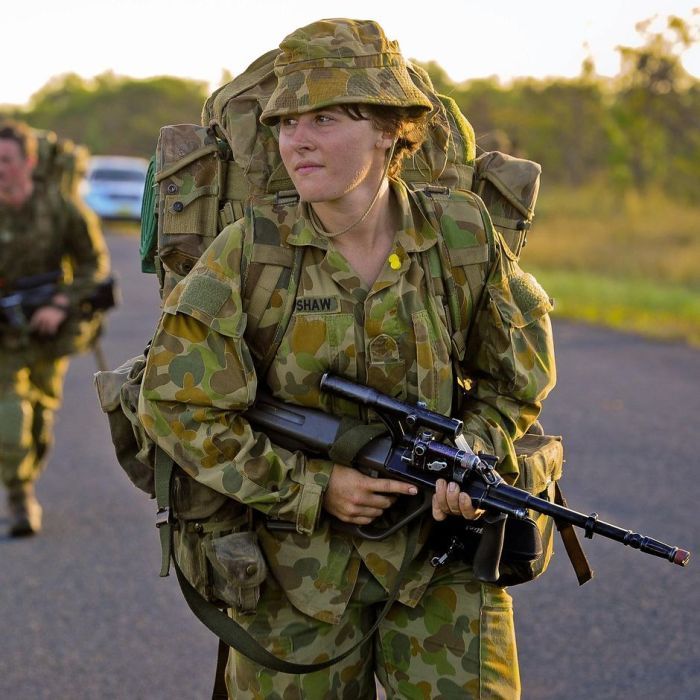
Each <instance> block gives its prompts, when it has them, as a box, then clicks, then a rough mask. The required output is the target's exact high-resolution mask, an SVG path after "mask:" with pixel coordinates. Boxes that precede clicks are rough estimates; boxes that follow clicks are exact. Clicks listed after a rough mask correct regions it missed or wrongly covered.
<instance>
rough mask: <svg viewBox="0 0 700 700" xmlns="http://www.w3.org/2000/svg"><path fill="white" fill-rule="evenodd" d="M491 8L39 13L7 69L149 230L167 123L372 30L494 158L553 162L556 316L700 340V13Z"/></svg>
mask: <svg viewBox="0 0 700 700" xmlns="http://www.w3.org/2000/svg"><path fill="white" fill-rule="evenodd" d="M696 4H697V3H696ZM489 5H490V7H489V8H484V7H483V4H482V3H475V2H469V1H467V2H446V3H442V4H441V5H440V12H439V13H436V14H432V13H429V12H426V13H425V14H424V16H423V15H422V16H421V18H420V21H416V19H417V18H416V16H415V12H416V10H415V9H410V10H409V9H408V6H404V4H403V3H401V2H388V3H382V4H381V7H379V8H378V7H376V3H368V2H355V3H353V4H352V6H351V7H348V6H347V4H346V3H342V2H332V1H331V2H325V3H315V2H309V3H304V6H303V7H299V8H298V10H297V9H295V10H293V11H290V10H289V7H288V5H287V4H285V3H282V2H278V1H277V0H272V1H271V2H266V3H264V7H259V8H251V7H243V6H242V5H241V4H240V3H237V2H222V1H220V0H205V1H204V2H201V3H197V4H196V6H195V5H194V4H193V3H188V2H184V1H183V0H173V2H168V3H165V2H161V1H160V0H151V1H148V0H146V1H145V2H142V3H136V2H133V1H132V0H125V1H124V2H120V3H119V4H117V3H113V2H111V1H110V0H107V1H105V2H101V3H92V4H88V3H86V2H83V1H82V0H68V1H67V2H61V3H53V4H51V3H49V2H44V0H40V1H39V2H38V3H32V4H31V7H18V8H16V10H14V9H13V14H12V16H11V17H9V20H8V18H7V17H6V18H5V21H4V25H5V28H6V29H5V32H4V39H3V44H2V45H1V46H0V57H2V58H3V65H6V66H13V65H14V66H17V70H16V71H13V70H11V69H10V70H6V75H4V76H3V84H2V87H0V116H9V117H17V118H20V119H24V120H26V121H27V122H29V123H30V124H31V125H32V126H34V127H37V128H39V129H50V130H53V131H55V132H56V133H57V134H58V135H59V136H60V137H62V138H67V139H72V140H73V141H75V143H77V144H82V145H84V146H85V147H87V149H89V151H90V153H91V154H92V155H93V156H120V157H122V160H111V161H105V160H104V159H102V160H96V161H93V162H92V163H91V166H90V171H89V173H88V177H87V179H86V181H85V182H83V183H82V184H81V186H80V191H81V192H82V194H83V196H84V197H85V198H86V201H88V203H89V204H90V205H91V206H92V207H93V208H94V209H95V210H96V211H97V212H98V213H99V214H100V215H103V216H105V217H109V218H126V219H138V215H139V208H138V205H137V201H138V199H139V195H140V190H139V179H140V177H141V176H140V173H141V172H142V171H143V170H144V168H145V163H144V161H143V160H130V161H129V160H123V157H125V156H128V157H131V158H133V159H147V158H149V157H150V155H151V154H152V153H153V151H154V149H155V143H156V138H157V135H158V130H159V127H160V126H161V125H163V124H174V123H181V122H198V121H199V117H200V110H201V107H202V104H203V102H204V100H205V98H206V97H207V96H208V94H209V93H210V92H211V91H212V90H213V89H214V88H216V87H217V86H218V85H220V84H223V83H224V82H226V81H228V80H230V79H231V77H233V76H234V75H235V74H236V73H237V72H240V71H242V70H243V69H244V68H245V67H246V66H247V65H248V64H249V63H250V62H252V60H253V59H255V58H256V57H257V56H258V55H259V54H261V53H263V52H264V51H266V50H268V49H270V48H272V47H273V46H275V45H276V44H277V43H278V42H279V40H280V39H281V38H282V37H283V36H284V35H285V34H287V33H288V32H289V31H291V30H292V29H294V28H295V27H297V26H301V25H303V24H304V23H306V22H308V21H313V20H314V19H318V18H320V17H328V16H341V15H342V16H346V15H347V14H348V13H350V14H352V15H353V16H355V17H363V16H370V17H373V18H376V19H377V20H378V21H379V22H380V23H382V24H383V26H384V27H385V29H386V30H387V33H388V34H389V36H391V37H394V38H397V39H398V40H399V41H400V44H401V47H402V49H403V51H404V53H405V54H406V55H408V56H410V57H411V58H412V59H413V60H415V61H416V62H417V63H420V64H421V65H422V66H424V67H425V68H427V70H428V72H429V73H430V75H431V77H432V79H433V81H434V83H435V85H436V87H437V89H438V90H439V91H440V92H442V93H445V94H448V95H450V96H451V97H453V98H454V99H455V100H456V102H457V103H458V104H459V106H460V107H461V109H462V111H463V113H464V114H465V115H466V117H467V118H468V119H469V120H470V121H471V123H472V125H473V126H474V129H475V131H476V136H477V144H478V149H479V150H480V151H487V150H493V149H497V150H502V151H506V152H509V153H511V154H514V155H517V156H520V157H524V158H529V159H532V160H535V161H538V162H539V163H541V164H542V168H543V176H542V186H541V190H540V198H539V202H538V205H537V215H536V220H535V224H534V226H533V229H532V231H531V232H530V235H529V241H528V245H527V247H526V249H525V251H524V253H523V258H522V260H523V264H524V266H526V267H527V268H528V269H529V270H531V271H533V272H535V273H536V274H537V276H538V278H539V279H540V281H541V282H542V283H543V285H544V286H545V288H546V289H547V290H548V291H549V293H550V294H551V295H552V296H553V297H554V298H555V299H556V309H555V315H558V316H561V317H567V318H573V319H577V320H585V321H592V322H596V323H602V324H606V325H609V326H613V327H617V328H621V329H625V330H627V329H629V330H634V331H637V332H642V333H644V334H648V335H653V336H656V337H660V338H670V339H680V340H683V341H687V342H690V343H693V344H696V345H697V344H700V294H698V292H700V264H699V263H700V206H699V205H700V187H699V186H698V182H699V181H700V118H699V117H698V115H700V46H699V43H700V6H694V4H693V2H688V1H687V0H667V1H666V2H662V1H660V0H657V1H656V2H650V1H649V0H637V1H635V2H625V1H622V0H619V1H613V2H603V1H601V0H593V1H592V2H587V3H572V4H570V3H563V4H557V3H554V2H551V3H550V2H544V1H542V2H535V3H531V4H523V3H515V2H509V1H508V0H498V1H497V2H493V3H490V4H489ZM37 17H41V22H38V21H37ZM8 22H9V26H8ZM39 45H41V46H43V48H42V50H41V51H37V46H39ZM2 54H7V55H6V56H2ZM95 71H97V72H95ZM217 73H218V76H217Z"/></svg>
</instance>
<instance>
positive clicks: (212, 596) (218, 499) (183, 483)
mask: <svg viewBox="0 0 700 700" xmlns="http://www.w3.org/2000/svg"><path fill="white" fill-rule="evenodd" d="M171 494H172V506H173V517H174V519H175V522H176V523H177V526H176V527H175V528H174V529H173V556H174V557H175V560H176V561H177V563H178V566H179V567H180V569H181V570H182V572H183V573H184V575H185V577H186V578H187V580H188V581H189V582H190V584H191V585H192V586H193V587H194V588H195V589H196V590H197V591H198V592H199V593H200V595H202V596H203V597H204V598H205V599H206V600H208V601H209V602H210V603H214V604H215V605H218V606H219V607H221V608H228V607H233V606H234V603H233V602H231V601H229V600H227V599H226V598H225V597H224V595H225V594H226V588H225V586H224V585H222V582H221V580H220V576H219V575H217V574H216V573H215V571H214V567H213V565H212V563H211V561H210V560H209V558H208V556H207V549H208V548H209V547H210V544H209V543H210V542H212V541H215V540H217V539H220V538H225V537H226V536H228V535H230V534H232V533H236V532H240V531H241V530H243V529H244V528H246V527H247V523H248V509H247V508H246V507H245V506H243V505H242V504H241V503H239V502H238V501H235V500H234V499H232V498H228V497H227V496H225V495H224V494H222V493H219V492H218V491H214V490H213V489H210V488H209V487H208V486H204V485H203V484H200V483H199V482H197V481H195V480H194V479H193V478H192V477H190V476H188V475H187V474H185V472H184V471H182V470H181V469H180V468H179V467H176V469H175V472H174V473H173V477H172V484H171Z"/></svg>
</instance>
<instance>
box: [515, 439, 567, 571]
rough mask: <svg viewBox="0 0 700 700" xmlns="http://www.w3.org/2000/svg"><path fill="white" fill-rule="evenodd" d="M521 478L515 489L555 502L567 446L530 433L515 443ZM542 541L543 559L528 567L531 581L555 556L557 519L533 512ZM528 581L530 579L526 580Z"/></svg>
mask: <svg viewBox="0 0 700 700" xmlns="http://www.w3.org/2000/svg"><path fill="white" fill-rule="evenodd" d="M515 453H516V455H517V456H518V467H519V469H520V475H519V476H518V479H517V481H516V482H515V484H514V485H515V486H517V487H518V488H521V489H523V490H525V491H527V492H528V493H532V494H533V495H535V496H538V497H540V498H544V499H546V500H548V501H553V500H554V483H555V482H556V481H558V480H559V479H560V478H561V475H562V470H563V467H564V447H563V445H562V441H561V437H559V436H555V435H535V434H531V433H527V434H526V435H523V437H521V438H520V440H518V441H517V442H516V443H515ZM530 517H531V518H532V520H534V522H535V524H536V525H537V529H538V530H539V531H540V536H541V538H542V556H541V557H539V558H538V559H536V560H535V561H534V562H531V563H530V564H529V565H528V568H529V571H528V574H529V575H530V578H536V577H537V576H540V575H541V574H542V573H544V572H545V571H546V569H547V567H548V566H549V562H550V561H551V559H552V555H553V554H554V532H555V529H556V528H555V525H554V520H553V519H552V518H551V517H550V516H549V515H544V514H542V513H537V512H535V511H533V510H531V511H530ZM526 580H529V579H526Z"/></svg>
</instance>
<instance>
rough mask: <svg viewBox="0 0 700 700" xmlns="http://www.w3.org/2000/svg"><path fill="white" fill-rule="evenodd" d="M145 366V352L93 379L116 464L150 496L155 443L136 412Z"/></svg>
mask: <svg viewBox="0 0 700 700" xmlns="http://www.w3.org/2000/svg"><path fill="white" fill-rule="evenodd" d="M145 366H146V356H145V355H143V354H141V355H137V356H136V357H132V358H131V359H129V360H127V361H126V362H124V363H123V364H122V365H120V366H119V367H117V368H116V369H113V370H107V371H103V372H97V373H96V374H95V376H94V382H95V388H96V389H97V395H98V397H99V400H100V406H101V407H102V410H103V411H104V412H105V413H106V414H107V420H108V421H109V432H110V435H111V437H112V443H113V444H114V450H115V452H116V456H117V461H118V462H119V465H120V466H121V468H122V469H123V470H124V471H125V472H126V474H127V476H128V477H129V479H130V480H131V482H132V483H133V484H134V485H135V486H138V488H140V489H141V490H142V491H145V492H146V493H147V494H148V495H149V496H151V498H153V496H154V495H155V485H154V477H153V460H154V457H153V451H154V447H155V446H154V444H153V441H152V440H151V439H150V438H149V437H148V435H146V431H145V430H144V429H143V426H142V425H141V423H140V421H139V419H138V415H137V409H138V400H139V390H140V388H141V379H142V378H143V371H144V368H145Z"/></svg>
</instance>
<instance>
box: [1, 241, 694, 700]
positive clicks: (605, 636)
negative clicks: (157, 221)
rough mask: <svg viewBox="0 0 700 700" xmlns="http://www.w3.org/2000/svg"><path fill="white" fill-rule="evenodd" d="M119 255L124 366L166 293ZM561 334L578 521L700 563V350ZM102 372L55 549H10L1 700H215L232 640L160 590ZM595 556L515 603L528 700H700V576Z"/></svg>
mask: <svg viewBox="0 0 700 700" xmlns="http://www.w3.org/2000/svg"><path fill="white" fill-rule="evenodd" d="M108 242H109V245H110V249H111V250H112V256H113V263H114V267H115V269H116V270H117V271H118V272H119V274H120V276H121V283H122V294H123V304H122V305H121V306H120V308H119V309H118V310H116V311H115V312H113V313H112V315H111V317H110V320H109V326H108V330H107V333H106V336H105V339H104V348H105V352H106V355H107V357H108V360H109V363H110V365H112V366H116V365H117V364H120V363H121V362H122V361H123V360H125V359H127V358H128V357H131V356H132V355H136V354H138V353H139V352H140V351H141V350H142V347H143V344H144V341H145V340H146V339H147V338H148V336H149V334H150V332H151V331H152V329H153V326H154V324H155V321H156V319H157V315H158V309H157V304H156V302H155V299H156V298H157V291H156V281H155V278H154V277H153V276H149V275H144V274H142V273H141V272H140V271H139V267H138V261H137V248H138V241H137V240H136V238H135V237H133V236H131V237H130V236H124V235H115V234H110V235H109V236H108ZM555 332H556V341H557V357H558V366H559V383H558V386H557V388H556V389H555V391H554V393H553V394H552V396H551V397H550V399H549V400H548V402H547V405H546V409H545V412H544V416H543V423H544V425H545V428H546V429H547V430H548V431H549V432H552V433H555V434H561V435H563V436H564V439H565V448H566V458H567V463H566V472H565V477H564V479H563V482H562V485H563V488H564V492H565V494H566V496H567V498H568V500H569V505H570V507H572V508H574V509H576V510H579V511H582V512H585V513H589V512H592V511H596V512H598V513H599V515H600V517H601V518H602V519H604V520H608V521H611V522H613V523H615V524H618V525H620V526H624V527H625V528H630V529H633V530H636V531H641V532H642V533H643V534H646V535H649V536H652V537H655V538H657V539H661V540H662V541H665V542H668V543H670V544H676V545H679V546H682V547H684V548H687V549H690V550H691V551H694V552H697V550H698V548H699V547H698V545H699V544H700V542H699V541H698V540H699V538H698V530H699V528H698V517H697V516H698V505H697V504H698V486H697V478H696V475H697V472H698V466H699V459H698V450H697V447H696V445H697V437H698V432H699V430H700V421H699V420H698V416H700V392H698V388H699V386H700V351H698V350H693V349H690V348H687V347H684V346H682V345H676V344H672V343H669V344H667V343H657V342H651V341H647V340H644V339H641V338H638V337H636V336H631V335H624V334H619V333H614V332H610V331H607V330H601V329H597V328H592V327H586V326H578V325H573V324H568V323H563V322H558V323H556V325H555ZM94 371H95V362H94V358H93V357H92V356H90V355H87V356H81V357H79V358H77V359H75V360H74V361H73V363H72V365H71V369H70V371H69V374H68V378H67V381H66V388H65V401H64V406H63V408H62V409H61V412H60V413H59V416H58V421H57V430H56V439H57V444H56V448H55V450H54V453H53V458H52V460H51V463H50V465H49V468H48V470H47V472H46V474H45V475H44V476H43V477H42V479H41V480H40V482H39V485H38V494H39V498H40V500H41V501H42V503H43V505H44V526H45V530H44V532H43V534H42V535H41V536H40V537H36V538H33V539H28V540H22V541H13V540H9V539H7V538H4V537H1V536H0V698H2V699H3V700H4V699H8V700H15V699H17V700H40V699H44V698H46V699H48V698H51V700H93V699H95V698H100V699H101V700H138V699H143V700H160V699H161V698H162V699H163V700H166V699H167V700H199V699H204V698H207V697H208V696H209V694H210V690H211V679H212V676H213V672H214V659H215V652H216V643H215V640H214V638H213V637H212V636H211V635H210V633H209V632H208V631H207V630H206V629H205V628H203V627H202V626H201V625H200V624H199V622H197V620H196V619H195V618H194V617H193V615H192V614H191V613H190V612H189V610H188V609H187V607H186V604H185V603H184V601H183V599H182V598H181V594H180V591H179V588H178V586H177V582H176V580H175V578H174V575H173V576H171V577H169V578H166V579H161V578H159V576H158V570H159V564H160V552H159V545H158V540H157V534H156V530H155V527H154V512H155V508H154V504H153V502H152V501H149V499H148V497H147V496H146V495H145V494H142V493H141V492H140V491H138V490H136V489H135V488H134V487H133V486H132V485H131V484H130V482H129V481H128V480H127V478H126V476H124V474H123V473H122V472H121V470H120V468H119V466H118V465H117V463H116V460H115V458H114V453H113V451H112V446H111V442H110V438H109V433H108V430H107V424H106V420H105V418H104V416H103V414H102V413H101V411H100V408H99V405H98V402H97V398H96V394H95V391H94V388H93V386H92V374H93V372H94ZM5 525H6V520H5V511H4V502H3V503H1V504H0V530H3V531H4V529H5ZM584 546H585V548H586V551H587V553H588V555H589V559H590V560H591V563H592V565H593V568H594V569H595V571H596V576H595V578H594V580H593V581H591V582H589V583H587V584H586V585H585V586H583V587H581V588H579V587H578V585H577V583H576V580H575V578H574V575H573V572H572V571H571V569H570V567H569V564H568V561H567V560H566V557H565V554H564V553H563V548H562V547H561V546H558V548H557V549H558V553H557V555H556V556H555V559H554V561H553V563H552V565H551V566H550V569H549V571H548V572H547V573H546V575H545V576H543V577H542V578H541V579H540V580H538V581H536V582H534V583H531V584H528V585H525V586H521V587H520V588H517V587H516V588H513V589H512V594H513V596H514V598H515V604H516V625H517V631H518V644H519V649H520V663H521V675H522V682H523V698H524V700H589V699H593V698H595V699H596V700H608V699H609V700H651V699H652V698H653V699H654V700H656V699H657V698H664V699H665V700H696V699H697V698H700V664H698V649H699V648H700V644H699V643H698V642H699V640H700V631H699V630H700V605H699V600H698V589H699V586H698V584H699V583H700V578H699V573H698V572H700V568H699V567H700V563H699V562H698V561H694V562H691V564H690V566H689V567H688V568H686V569H681V568H680V567H677V566H673V565H671V564H669V563H667V562H665V561H663V560H661V559H658V558H656V557H652V556H649V555H645V554H641V553H639V552H636V551H632V550H629V549H627V548H625V547H623V546H621V545H618V544H616V543H612V542H609V541H606V540H603V539H602V538H599V537H596V538H594V540H593V541H588V540H586V541H585V543H584ZM310 700H312V699H310Z"/></svg>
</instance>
